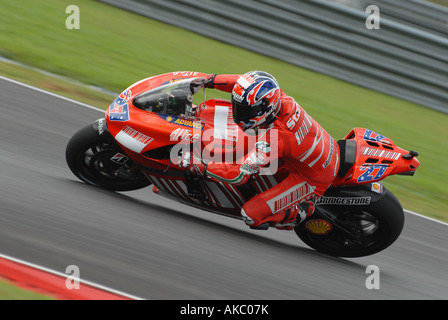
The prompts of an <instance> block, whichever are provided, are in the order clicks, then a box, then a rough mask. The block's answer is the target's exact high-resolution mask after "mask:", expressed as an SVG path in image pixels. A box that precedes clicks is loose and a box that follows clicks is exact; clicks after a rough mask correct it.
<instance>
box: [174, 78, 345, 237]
mask: <svg viewBox="0 0 448 320" xmlns="http://www.w3.org/2000/svg"><path fill="white" fill-rule="evenodd" d="M205 87H206V88H214V89H218V90H221V91H225V92H229V93H231V94H232V96H231V100H232V113H233V119H234V121H235V123H237V124H238V125H239V126H240V127H241V128H242V130H243V131H245V132H248V131H249V129H250V130H253V132H255V133H256V134H257V133H258V132H263V134H264V135H266V137H264V138H266V139H263V141H264V142H263V143H258V142H257V143H256V146H254V148H251V149H250V150H247V153H245V157H244V161H242V162H240V163H226V162H213V161H212V162H208V163H206V162H205V161H193V157H192V156H191V155H190V154H189V153H186V154H185V155H184V156H183V158H182V160H181V163H180V165H181V166H182V167H184V168H186V169H188V170H190V171H192V172H193V171H194V172H195V173H199V174H202V175H204V176H206V177H208V178H211V179H215V180H221V181H224V182H227V183H232V184H240V185H242V184H245V183H246V182H247V181H248V179H249V178H250V176H251V175H253V174H255V173H259V172H260V170H261V169H262V168H263V167H266V166H268V165H269V163H272V161H273V160H274V159H275V160H276V161H277V160H278V161H284V162H285V163H286V165H287V167H288V169H289V174H288V175H287V177H286V178H284V179H283V180H282V181H280V182H279V183H278V184H277V185H275V186H273V187H272V188H270V189H269V190H267V191H265V192H263V193H260V194H258V195H256V196H254V197H253V198H251V199H250V200H249V201H247V202H246V203H245V204H244V206H243V207H242V210H241V216H242V218H243V220H244V222H245V223H246V224H247V225H248V226H250V227H251V228H252V229H267V228H269V227H271V226H272V227H276V228H278V229H288V230H291V229H292V228H293V227H295V226H296V225H298V224H299V223H301V222H303V221H304V220H305V219H306V218H307V217H309V216H310V215H311V214H313V213H314V209H315V200H316V199H318V198H319V197H320V196H322V194H323V193H324V192H325V191H326V190H327V188H328V187H329V186H330V185H331V183H332V182H333V180H334V178H335V177H336V174H337V169H338V167H339V147H338V144H337V143H336V141H335V140H334V139H333V138H332V137H331V136H330V135H329V134H328V133H327V132H326V131H325V130H324V129H323V128H322V127H321V126H320V125H319V124H318V123H317V122H316V121H315V120H314V119H313V118H311V117H310V116H309V115H308V114H307V113H306V112H305V110H304V109H303V108H302V107H301V106H300V105H299V104H297V102H296V101H295V100H294V99H293V98H292V97H290V96H288V95H286V94H285V93H284V92H283V91H282V90H281V89H280V87H279V85H278V82H277V80H276V79H275V78H274V77H273V76H272V75H270V74H268V73H266V72H263V71H251V72H248V73H246V74H244V75H236V74H209V75H208V79H207V80H206V82H205ZM262 129H264V130H262ZM274 130H275V131H276V132H275V133H276V136H277V137H278V141H277V142H276V143H277V146H276V147H277V150H278V152H277V154H271V152H270V151H271V148H270V145H269V143H267V142H266V141H271V140H269V136H270V135H271V134H272V133H273V132H274ZM249 147H250V146H249Z"/></svg>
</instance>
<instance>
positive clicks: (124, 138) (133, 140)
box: [115, 126, 154, 153]
mask: <svg viewBox="0 0 448 320" xmlns="http://www.w3.org/2000/svg"><path fill="white" fill-rule="evenodd" d="M115 140H117V141H118V142H119V143H120V144H122V145H123V146H125V147H126V148H128V149H129V150H132V151H134V152H137V153H140V152H141V151H142V150H143V149H144V148H145V147H146V146H147V145H148V144H150V143H151V142H152V141H154V139H153V138H151V137H148V136H147V135H144V134H143V133H141V132H138V131H137V130H135V129H132V128H131V127H129V126H125V127H124V128H123V129H121V131H120V132H118V133H117V135H116V136H115Z"/></svg>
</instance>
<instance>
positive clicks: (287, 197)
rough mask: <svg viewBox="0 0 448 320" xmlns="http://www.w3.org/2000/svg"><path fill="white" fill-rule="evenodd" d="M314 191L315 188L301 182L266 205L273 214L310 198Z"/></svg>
mask: <svg viewBox="0 0 448 320" xmlns="http://www.w3.org/2000/svg"><path fill="white" fill-rule="evenodd" d="M314 190H316V187H313V186H311V185H310V184H309V183H308V182H302V183H300V184H298V185H295V186H294V187H292V188H290V189H288V190H286V191H285V192H283V193H281V194H280V195H278V196H276V197H275V198H272V199H271V200H269V201H267V202H266V203H267V204H268V206H269V208H271V212H272V213H273V214H274V213H277V212H279V211H281V210H283V209H286V208H287V207H289V206H290V205H292V204H294V203H295V202H297V201H299V200H301V199H303V198H305V197H307V196H310V195H311V194H313V193H314Z"/></svg>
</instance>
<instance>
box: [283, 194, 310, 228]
mask: <svg viewBox="0 0 448 320" xmlns="http://www.w3.org/2000/svg"><path fill="white" fill-rule="evenodd" d="M315 209H316V205H315V204H314V201H312V200H307V201H303V202H301V203H300V204H298V205H297V204H295V205H293V206H292V207H291V208H288V209H287V210H286V212H285V218H284V219H283V220H282V221H281V222H280V223H277V224H276V225H274V227H275V228H277V229H279V230H292V229H294V227H296V226H298V225H299V224H300V223H302V222H303V221H305V219H306V218H308V217H309V216H311V215H312V214H313V213H314V210H315Z"/></svg>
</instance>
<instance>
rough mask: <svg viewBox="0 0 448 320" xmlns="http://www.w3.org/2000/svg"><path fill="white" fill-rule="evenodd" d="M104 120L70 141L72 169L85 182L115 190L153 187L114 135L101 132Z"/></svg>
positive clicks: (85, 128)
mask: <svg viewBox="0 0 448 320" xmlns="http://www.w3.org/2000/svg"><path fill="white" fill-rule="evenodd" d="M101 121H104V119H100V120H97V122H95V123H94V124H91V125H88V126H86V127H84V128H82V129H81V130H79V131H78V132H77V133H75V135H74V136H73V137H72V138H71V139H70V141H69V142H68V144H67V148H66V152H65V157H66V160H67V164H68V166H69V168H70V170H71V171H72V172H73V173H74V174H75V176H77V177H78V178H79V179H80V180H82V181H84V182H85V183H87V184H89V185H93V186H96V187H101V188H103V189H107V190H112V191H130V190H137V189H141V188H144V187H146V186H148V185H150V184H151V183H150V181H149V180H148V179H147V178H146V176H145V175H144V174H143V173H142V172H141V171H140V169H139V168H138V167H137V166H136V165H135V163H134V162H133V161H132V160H131V159H129V158H128V157H127V156H126V154H125V153H124V152H123V150H121V148H120V147H119V146H118V145H117V144H116V143H115V141H114V139H113V138H112V136H111V135H110V133H109V132H108V131H107V130H104V129H101V130H100V131H99V130H98V123H99V122H101ZM103 125H104V124H103Z"/></svg>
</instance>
